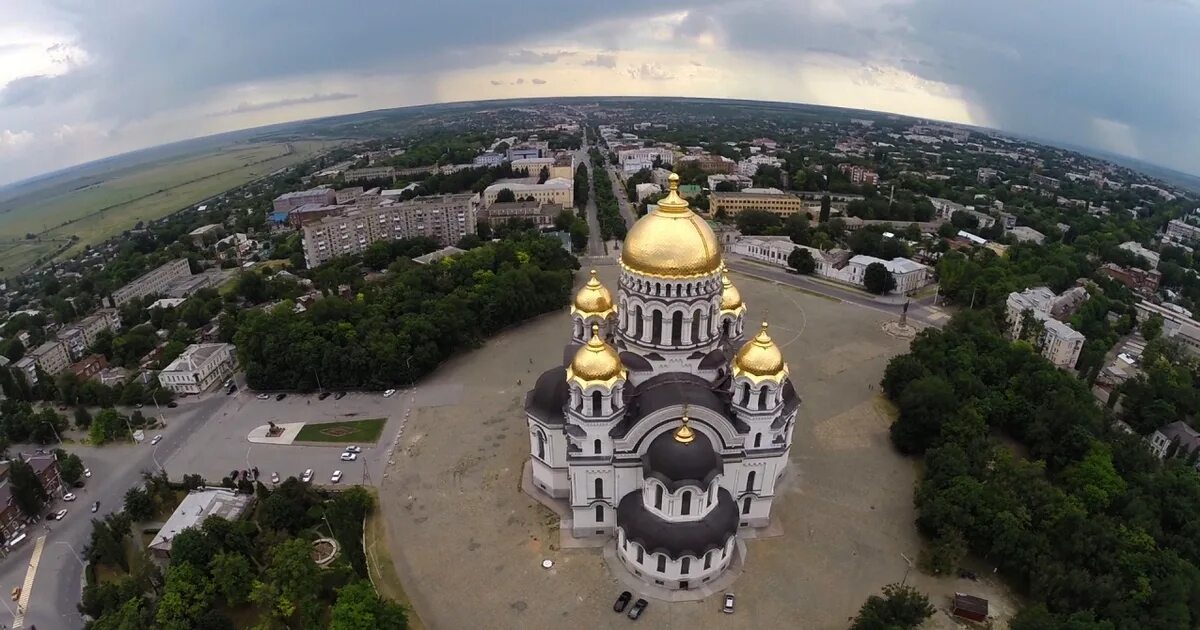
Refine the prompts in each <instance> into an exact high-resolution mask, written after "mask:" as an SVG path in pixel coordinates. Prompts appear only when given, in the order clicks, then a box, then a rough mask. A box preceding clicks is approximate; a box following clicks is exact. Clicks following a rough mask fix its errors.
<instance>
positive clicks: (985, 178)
mask: <svg viewBox="0 0 1200 630" xmlns="http://www.w3.org/2000/svg"><path fill="white" fill-rule="evenodd" d="M975 179H976V180H977V181H978V182H979V183H980V184H982V185H984V186H986V185H988V184H990V183H992V182H994V181H996V180H998V179H1000V173H999V172H997V171H996V169H994V168H980V169H978V170H977V171H975Z"/></svg>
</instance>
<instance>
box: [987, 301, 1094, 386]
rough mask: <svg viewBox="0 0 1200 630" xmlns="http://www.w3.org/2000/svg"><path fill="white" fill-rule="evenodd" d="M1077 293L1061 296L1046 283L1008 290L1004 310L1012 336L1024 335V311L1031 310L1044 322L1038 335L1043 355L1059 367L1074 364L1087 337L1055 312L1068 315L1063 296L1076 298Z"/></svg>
mask: <svg viewBox="0 0 1200 630" xmlns="http://www.w3.org/2000/svg"><path fill="white" fill-rule="evenodd" d="M1077 295H1078V294H1077V293H1075V294H1072V295H1070V296H1068V295H1067V294H1066V293H1064V294H1063V296H1062V297H1060V296H1056V295H1055V294H1054V292H1053V291H1051V290H1050V289H1049V288H1047V287H1033V288H1031V289H1027V290H1025V291H1021V292H1019V293H1018V292H1015V291H1014V292H1013V293H1010V294H1008V300H1007V301H1006V303H1005V307H1006V308H1005V314H1006V319H1007V321H1008V332H1009V336H1010V337H1011V338H1012V339H1018V338H1020V337H1021V333H1022V329H1023V328H1024V322H1025V314H1026V313H1029V314H1031V315H1032V316H1033V318H1034V319H1036V320H1037V321H1039V322H1041V323H1042V328H1043V330H1042V332H1041V333H1040V334H1039V335H1038V337H1037V339H1035V344H1036V346H1037V347H1038V349H1039V350H1040V351H1041V353H1042V356H1044V357H1046V358H1047V359H1049V360H1050V362H1051V363H1053V364H1054V365H1056V366H1058V367H1061V368H1067V369H1070V368H1073V367H1075V363H1076V362H1077V361H1079V353H1080V351H1082V350H1083V342H1084V341H1087V338H1086V337H1084V336H1083V333H1080V332H1079V331H1077V330H1075V329H1074V328H1071V327H1070V326H1069V325H1067V324H1065V323H1063V322H1061V321H1059V320H1058V319H1055V316H1058V317H1065V316H1066V315H1067V314H1068V313H1067V311H1065V310H1063V308H1062V305H1063V300H1064V298H1066V299H1067V300H1068V301H1070V302H1075V301H1076V299H1077V297H1076V296H1077ZM1085 295H1086V293H1085ZM1068 310H1069V309H1068Z"/></svg>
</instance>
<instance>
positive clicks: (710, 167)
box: [655, 153, 758, 186]
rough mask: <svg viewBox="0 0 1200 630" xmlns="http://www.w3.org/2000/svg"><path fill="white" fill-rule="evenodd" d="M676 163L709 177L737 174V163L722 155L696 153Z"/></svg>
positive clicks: (664, 184) (663, 183)
mask: <svg viewBox="0 0 1200 630" xmlns="http://www.w3.org/2000/svg"><path fill="white" fill-rule="evenodd" d="M676 163H678V164H679V165H681V166H683V165H688V164H690V165H693V166H695V167H696V168H698V169H700V170H701V171H704V172H705V173H707V174H709V175H714V174H722V175H732V174H734V173H737V172H738V163H737V162H734V161H733V160H731V159H729V158H727V157H725V156H723V155H713V154H711V153H696V154H691V155H685V156H682V157H680V158H678V159H677V160H676ZM757 168H758V167H757V166H755V169H756V170H757ZM655 181H657V178H656V180H655ZM662 185H663V186H666V181H665V180H664V181H663V182H662Z"/></svg>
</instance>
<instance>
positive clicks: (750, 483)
mask: <svg viewBox="0 0 1200 630" xmlns="http://www.w3.org/2000/svg"><path fill="white" fill-rule="evenodd" d="M756 474H757V473H755V472H754V471H753V470H751V471H750V472H749V473H747V474H746V492H752V491H754V477H755V475H756Z"/></svg>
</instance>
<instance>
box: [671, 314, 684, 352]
mask: <svg viewBox="0 0 1200 630" xmlns="http://www.w3.org/2000/svg"><path fill="white" fill-rule="evenodd" d="M681 343H683V313H682V312H680V311H675V313H674V314H673V315H671V344H672V345H676V346H678V345H679V344H681Z"/></svg>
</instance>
